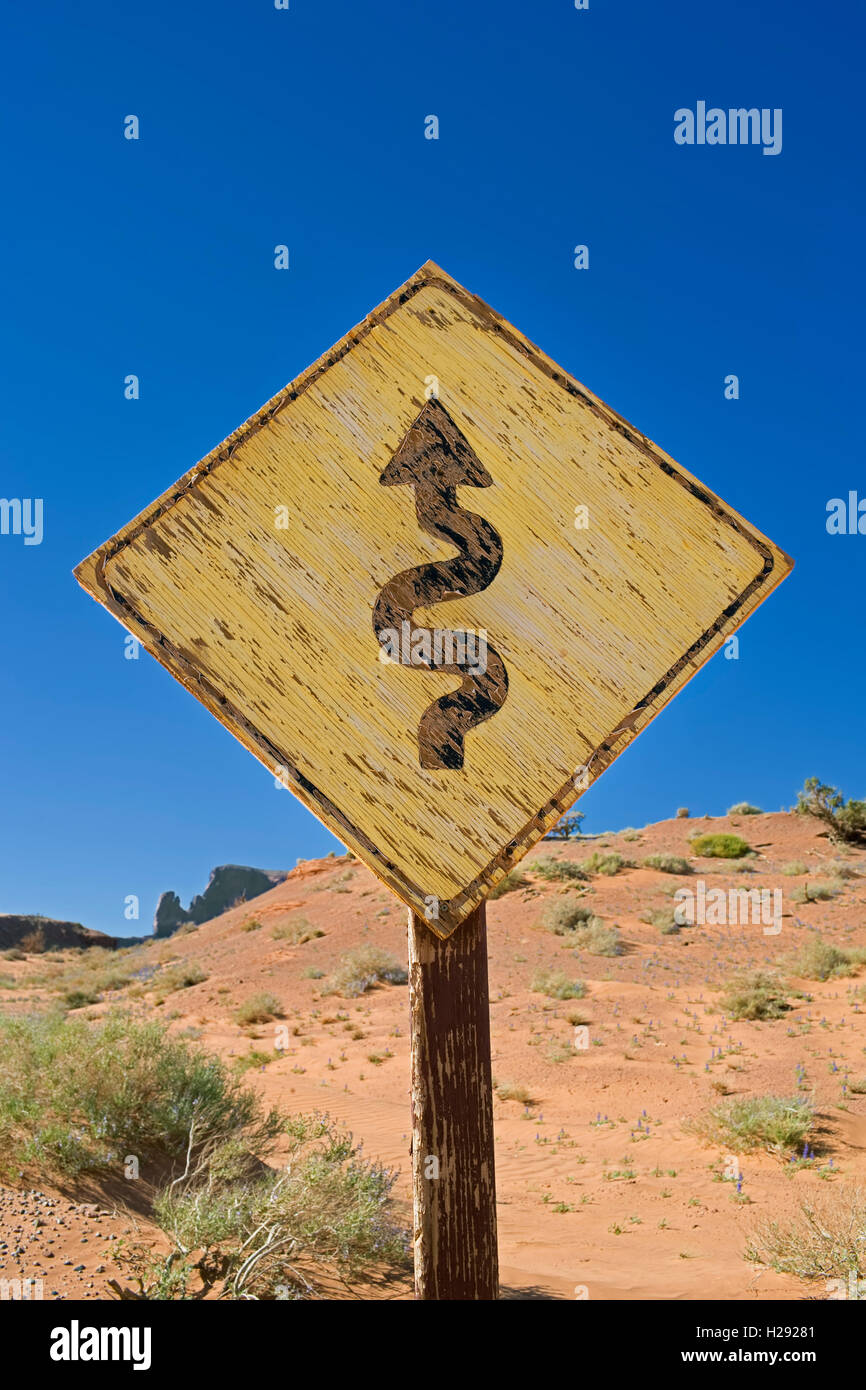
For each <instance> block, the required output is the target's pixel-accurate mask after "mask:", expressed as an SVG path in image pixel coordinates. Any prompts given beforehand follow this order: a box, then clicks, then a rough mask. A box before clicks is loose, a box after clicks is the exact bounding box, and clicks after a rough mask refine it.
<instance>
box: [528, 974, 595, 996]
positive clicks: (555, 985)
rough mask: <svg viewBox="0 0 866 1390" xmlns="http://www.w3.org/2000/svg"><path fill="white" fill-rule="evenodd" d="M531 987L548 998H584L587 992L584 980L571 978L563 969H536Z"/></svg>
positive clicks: (533, 991)
mask: <svg viewBox="0 0 866 1390" xmlns="http://www.w3.org/2000/svg"><path fill="white" fill-rule="evenodd" d="M529 988H530V989H531V990H532V993H533V994H546V995H547V997H548V999H582V998H583V996H584V995H585V994H586V985H585V984H584V983H583V981H582V980H571V979H569V977H568V976H567V975H566V974H565V973H564V972H563V971H562V970H536V972H535V974H534V975H533V977H532V983H531V984H530V986H529Z"/></svg>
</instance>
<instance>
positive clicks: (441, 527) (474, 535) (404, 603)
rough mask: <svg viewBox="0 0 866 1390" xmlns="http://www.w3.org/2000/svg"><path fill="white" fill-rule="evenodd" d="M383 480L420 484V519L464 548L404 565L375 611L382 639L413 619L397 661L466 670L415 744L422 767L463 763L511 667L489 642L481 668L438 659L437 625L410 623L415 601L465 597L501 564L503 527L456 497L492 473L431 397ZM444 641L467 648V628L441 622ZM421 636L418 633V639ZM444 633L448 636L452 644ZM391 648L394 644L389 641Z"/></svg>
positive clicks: (432, 709) (429, 712) (501, 698)
mask: <svg viewBox="0 0 866 1390" xmlns="http://www.w3.org/2000/svg"><path fill="white" fill-rule="evenodd" d="M379 482H380V483H381V484H382V485H383V486H385V487H397V486H400V485H404V484H406V485H409V486H411V487H414V489H415V512H416V515H417V517H418V525H419V526H420V527H421V528H422V530H424V531H427V532H428V533H429V534H430V535H432V536H436V537H437V538H438V539H439V540H443V541H449V542H450V543H451V544H452V545H455V546H456V547H457V549H458V551H459V552H460V553H459V554H458V555H457V556H455V558H454V559H452V560H437V561H435V562H433V563H431V564H427V565H418V566H416V568H415V569H411V570H403V571H402V573H400V574H397V575H395V576H394V578H393V579H390V580H389V581H388V583H387V584H386V585H385V586H384V587H383V588H382V590H381V591H380V593H379V596H378V598H377V600H376V605H375V608H374V610H373V630H374V631H375V633H376V636H377V637H378V639H379V641H380V643H382V644H383V645H384V644H385V642H386V641H391V638H390V637H389V636H388V634H389V633H399V634H403V633H404V632H405V631H406V629H404V626H403V625H404V624H408V635H409V643H408V644H407V643H406V642H405V641H403V642H401V643H400V645H399V652H400V655H399V658H397V659H399V661H400V663H401V664H402V665H405V666H418V667H421V668H423V669H427V670H436V671H444V672H446V673H447V674H449V675H462V676H463V683H462V684H461V686H460V689H459V690H456V691H454V692H453V693H452V694H450V695H443V696H442V697H441V699H439V700H434V702H433V704H431V705H430V706H429V708H428V709H426V710H425V711H424V714H423V715H422V717H421V722H420V724H419V725H418V745H419V750H420V756H421V766H422V767H424V768H461V767H462V766H463V740H464V738H465V736H466V734H467V733H468V732H469V730H470V729H474V728H475V726H476V725H477V724H481V723H482V722H483V721H484V720H485V719H489V718H490V716H491V715H492V714H495V713H496V711H497V710H499V709H501V708H502V705H503V704H504V702H505V697H506V695H507V694H508V674H507V672H506V669H505V664H504V662H503V660H502V658H501V657H500V655H499V653H498V652H497V651H496V650H495V648H493V647H491V646H490V645H489V643H488V644H487V646H486V670H484V671H483V672H481V671H478V670H476V669H474V668H472V669H470V668H471V667H472V663H470V662H469V661H467V660H457V661H454V660H450V661H449V660H447V659H446V658H445V656H444V655H442V656H441V657H439V658H438V659H437V655H436V654H435V653H434V652H433V651H432V647H433V645H434V641H433V629H431V628H420V627H414V626H413V625H412V614H413V613H414V611H415V609H416V608H420V607H422V606H423V607H428V606H430V605H432V604H436V603H445V602H447V601H448V600H449V599H455V598H468V597H469V596H470V595H471V594H477V593H480V591H481V590H482V589H486V588H487V586H488V584H491V583H492V582H493V580H494V579H495V577H496V575H497V574H498V572H499V567H500V565H501V564H502V541H501V539H500V536H499V533H498V532H497V531H496V530H495V528H494V527H493V526H491V525H490V522H489V521H485V519H484V517H481V516H477V515H476V514H475V513H474V512H469V511H466V509H465V508H464V507H461V506H460V503H459V502H458V501H457V488H458V487H490V486H491V485H492V483H493V479H492V478H491V476H490V474H489V473H488V472H487V469H486V468H485V467H484V465H483V464H482V463H481V461H480V460H479V458H478V456H477V454H476V453H475V451H474V450H473V448H472V447H471V445H470V444H469V442H468V440H467V439H466V437H465V435H463V434H462V433H461V431H460V430H459V429H458V428H457V426H456V425H455V423H454V421H453V420H452V419H451V416H450V415H449V414H448V412H447V410H446V409H445V407H444V406H443V405H441V404H440V403H439V401H437V400H431V401H428V403H427V405H425V407H424V409H423V410H422V411H421V413H420V415H418V417H417V418H416V420H415V421H414V423H413V424H412V426H411V428H410V429H409V432H408V434H407V435H406V437H405V439H404V440H403V442H402V443H401V445H400V447H399V448H398V450H397V452H396V453H395V455H394V457H393V458H392V459H391V462H390V463H389V464H388V465H387V467H386V468H385V469H384V470H383V472H382V475H381V477H380V478H379ZM439 632H440V641H441V639H442V638H444V639H446V640H445V642H444V643H443V645H444V646H445V647H446V648H450V655H451V656H452V657H453V655H454V647H456V648H457V651H458V652H463V653H465V652H466V646H465V641H466V637H467V634H466V633H464V632H461V631H451V630H449V631H447V632H444V633H443V631H442V629H440V630H439ZM425 636H426V638H427V640H428V642H429V644H430V649H431V655H430V658H429V659H428V660H425V659H423V658H421V657H415V658H414V659H413V658H412V656H411V655H410V654H409V653H407V651H406V646H407V645H408V646H409V647H410V650H411V648H412V647H413V646H414V648H415V649H416V650H418V649H423V647H424V639H425ZM419 639H420V640H419ZM447 639H451V643H450V644H449V642H448V640H447ZM392 650H393V643H392Z"/></svg>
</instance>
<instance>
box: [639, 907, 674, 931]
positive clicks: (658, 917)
mask: <svg viewBox="0 0 866 1390" xmlns="http://www.w3.org/2000/svg"><path fill="white" fill-rule="evenodd" d="M640 920H641V921H642V922H646V923H647V925H648V926H650V927H656V928H657V929H658V931H660V932H661V934H662V936H676V934H677V932H679V931H681V930H682V928H683V926H684V925H685V923H683V922H678V921H677V919H676V917H675V916H674V909H673V908H672V907H661V908H658V909H653V910H652V911H650V912H646V913H644V915H643V917H641V919H640Z"/></svg>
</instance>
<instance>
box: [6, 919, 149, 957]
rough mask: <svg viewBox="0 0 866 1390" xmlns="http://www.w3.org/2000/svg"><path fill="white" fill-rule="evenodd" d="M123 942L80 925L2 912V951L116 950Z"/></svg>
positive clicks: (126, 943)
mask: <svg viewBox="0 0 866 1390" xmlns="http://www.w3.org/2000/svg"><path fill="white" fill-rule="evenodd" d="M121 944H122V945H124V946H126V945H128V944H129V943H128V942H126V941H124V942H123V943H121V942H120V941H119V940H118V938H117V937H116V936H106V935H105V933H104V932H101V931H92V930H91V929H90V927H83V926H82V925H81V923H80V922H59V921H57V920H56V919H55V918H54V917H37V916H29V915H28V916H18V915H17V914H16V913H12V912H3V913H0V950H3V951H6V950H9V948H10V947H13V946H17V947H18V948H19V949H20V950H22V951H27V952H31V951H33V952H37V951H56V950H60V949H62V948H63V947H67V946H77V947H86V946H102V947H104V948H105V949H106V950H115V949H116V948H117V947H118V946H120V945H121Z"/></svg>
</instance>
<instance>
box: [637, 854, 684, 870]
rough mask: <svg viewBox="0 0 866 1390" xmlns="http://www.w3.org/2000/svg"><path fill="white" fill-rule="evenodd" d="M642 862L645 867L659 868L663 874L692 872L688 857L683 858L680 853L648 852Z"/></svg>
mask: <svg viewBox="0 0 866 1390" xmlns="http://www.w3.org/2000/svg"><path fill="white" fill-rule="evenodd" d="M641 862H642V864H643V867H644V868H645V869H657V870H658V872H659V873H662V874H690V873H692V866H691V864H690V863H689V861H688V859H682V858H681V857H680V856H679V855H678V854H648V855H647V857H646V859H644V860H642V861H641Z"/></svg>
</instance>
